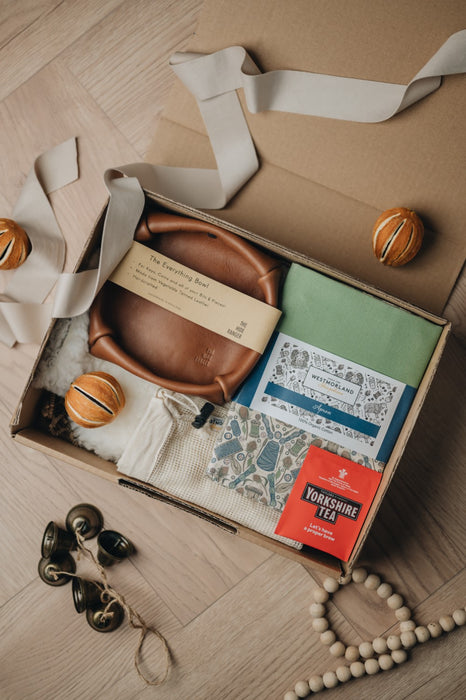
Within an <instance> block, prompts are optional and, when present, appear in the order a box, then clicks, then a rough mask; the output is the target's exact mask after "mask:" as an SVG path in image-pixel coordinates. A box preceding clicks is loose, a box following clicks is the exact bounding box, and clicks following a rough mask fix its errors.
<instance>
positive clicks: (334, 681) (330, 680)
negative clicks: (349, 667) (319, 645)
mask: <svg viewBox="0 0 466 700" xmlns="http://www.w3.org/2000/svg"><path fill="white" fill-rule="evenodd" d="M322 680H323V681H324V686H325V687H326V688H336V687H337V685H338V678H337V674H336V673H335V672H334V671H326V672H325V673H324V675H323V676H322Z"/></svg>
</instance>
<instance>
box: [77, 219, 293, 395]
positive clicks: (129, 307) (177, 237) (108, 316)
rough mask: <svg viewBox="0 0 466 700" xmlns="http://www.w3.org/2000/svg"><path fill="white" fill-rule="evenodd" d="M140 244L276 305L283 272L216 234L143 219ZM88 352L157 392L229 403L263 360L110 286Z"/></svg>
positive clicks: (202, 225)
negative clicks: (152, 385) (155, 387)
mask: <svg viewBox="0 0 466 700" xmlns="http://www.w3.org/2000/svg"><path fill="white" fill-rule="evenodd" d="M134 238H135V240H136V241H139V242H140V243H143V244H144V245H146V246H148V247H150V248H152V249H153V250H156V251H158V252H159V253H161V254H163V255H165V256H167V257H169V258H172V259H173V260H176V261H177V262H179V263H182V264H183V265H186V266H187V267H189V268H191V269H193V270H195V271H196V272H199V273H201V274H203V275H206V276H207V277H210V278H212V279H214V280H217V281H219V282H222V283H223V284H227V285H229V286H230V287H233V288H234V289H237V290H239V291H241V292H243V293H244V294H247V295H249V296H252V297H254V298H256V299H259V300H260V301H263V302H266V303H267V304H270V305H272V306H276V305H277V296H278V287H279V282H280V276H281V265H280V262H279V261H277V260H276V259H273V258H272V257H270V256H269V255H267V254H265V253H263V252H262V251H260V250H258V249H257V248H255V247H254V246H252V245H251V244H250V243H248V242H247V241H244V240H243V239H242V238H240V237H238V236H235V235H234V234H232V233H230V232H228V231H225V230H224V229H222V228H219V227H218V226H215V225H213V224H210V223H206V222H203V221H198V220H196V219H188V218H185V217H182V216H176V215H173V214H166V213H160V212H155V213H149V214H147V215H144V216H143V217H142V219H141V221H140V223H139V225H138V228H137V230H136V233H135V236H134ZM89 346H90V352H91V353H92V354H93V355H95V356H96V357H100V358H102V359H104V360H109V361H110V362H114V363H116V364H118V365H120V366H121V367H123V368H124V369H126V370H128V371H129V372H132V373H133V374H135V375H137V376H138V377H142V378H143V379H146V380H148V381H150V382H153V383H155V384H158V385H159V386H162V387H165V388H167V389H171V390H172V391H178V392H181V393H184V394H193V395H196V396H202V397H204V398H206V399H208V400H209V401H213V402H214V403H223V402H224V401H228V400H229V399H230V398H231V396H232V394H233V393H234V391H235V390H236V388H237V387H238V386H239V385H240V383H241V382H242V381H243V379H244V378H245V377H246V376H247V375H248V374H249V372H250V371H251V370H252V368H253V367H254V365H255V363H256V362H257V360H258V359H259V356H260V355H259V353H257V352H255V351H254V350H250V349H249V348H246V347H243V346H242V345H239V344H238V343H236V342H234V341H233V340H230V339H228V338H224V337H222V336H220V335H218V334H217V333H214V332H213V331H210V330H208V329H206V328H203V327H201V326H199V325H197V324H195V323H193V322H192V321H189V320H186V319H184V318H182V317H181V316H178V315H176V314H174V313H173V312H171V311H167V310H165V309H163V308H162V307H160V306H158V305H157V304H155V303H153V302H151V301H147V300H145V299H143V298H142V297H140V296H138V295H136V294H134V293H132V292H130V291H127V290H126V289H124V288H122V287H119V286H118V285H116V284H114V283H113V282H109V281H107V282H106V283H105V285H104V286H103V287H102V289H101V291H100V292H99V294H98V295H97V297H96V299H95V301H94V303H93V305H92V307H91V311H90V326H89Z"/></svg>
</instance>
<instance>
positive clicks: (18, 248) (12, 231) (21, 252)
mask: <svg viewBox="0 0 466 700" xmlns="http://www.w3.org/2000/svg"><path fill="white" fill-rule="evenodd" d="M30 252H31V242H30V240H29V236H28V235H27V233H26V231H25V230H24V229H23V228H22V227H21V226H20V225H19V224H17V223H16V221H13V219H0V270H15V269H16V268H17V267H19V266H20V265H22V264H23V262H24V261H25V260H26V258H27V256H28V255H29V253H30Z"/></svg>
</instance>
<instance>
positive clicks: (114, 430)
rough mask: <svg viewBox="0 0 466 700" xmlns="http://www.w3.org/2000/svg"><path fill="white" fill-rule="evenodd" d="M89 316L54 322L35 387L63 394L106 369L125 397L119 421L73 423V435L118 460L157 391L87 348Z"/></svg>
mask: <svg viewBox="0 0 466 700" xmlns="http://www.w3.org/2000/svg"><path fill="white" fill-rule="evenodd" d="M88 328H89V315H88V314H87V313H86V314H83V315H82V316H77V317H76V318H74V319H72V320H71V319H59V320H58V321H56V323H55V326H54V329H53V332H52V335H51V337H50V339H49V342H48V343H47V346H46V348H45V351H44V354H43V355H42V358H41V361H40V363H39V366H38V368H37V371H36V374H35V377H34V386H35V387H37V388H39V389H47V390H48V391H52V392H53V393H55V394H58V395H59V396H65V394H66V392H67V391H68V388H69V386H70V383H71V382H72V381H73V380H74V379H76V377H79V375H81V374H84V373H85V372H93V371H100V372H108V373H109V374H111V375H112V376H114V377H115V379H117V380H118V381H119V382H120V384H121V387H122V389H123V392H124V394H125V398H126V405H125V408H124V410H123V411H122V412H121V414H120V415H119V416H118V420H116V421H114V422H113V423H109V425H105V426H103V427H101V428H99V429H98V430H96V429H90V428H82V427H81V426H79V425H76V424H75V423H73V424H72V425H73V435H74V437H75V438H76V440H77V442H78V443H79V444H80V445H81V446H82V447H84V448H86V449H87V450H91V451H92V452H95V453H96V454H98V455H99V456H100V457H103V458H104V459H108V460H111V461H112V462H117V461H118V459H119V458H120V456H121V454H122V452H123V450H124V448H125V446H126V443H127V441H128V438H129V437H130V436H131V435H132V434H133V433H134V432H135V431H136V430H137V428H138V426H139V424H140V421H141V418H142V416H143V415H144V412H145V410H146V407H147V404H148V402H149V401H150V399H151V397H152V396H153V395H154V393H155V391H156V387H155V386H154V385H152V384H150V383H149V382H146V381H144V380H143V379H139V377H136V376H134V375H133V374H130V373H129V372H127V371H126V370H124V369H122V368H121V367H118V365H114V364H112V363H110V362H106V361H105V360H99V359H98V358H97V357H93V356H92V355H91V354H90V353H89V351H88Z"/></svg>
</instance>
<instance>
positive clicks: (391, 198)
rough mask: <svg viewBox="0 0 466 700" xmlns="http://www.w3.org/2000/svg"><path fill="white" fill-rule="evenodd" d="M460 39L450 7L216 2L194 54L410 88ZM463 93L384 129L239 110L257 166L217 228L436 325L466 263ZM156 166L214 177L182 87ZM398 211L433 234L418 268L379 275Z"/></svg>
mask: <svg viewBox="0 0 466 700" xmlns="http://www.w3.org/2000/svg"><path fill="white" fill-rule="evenodd" d="M465 26H466V7H464V6H462V5H461V4H460V3H457V2H456V1H455V0H446V2H444V3H442V4H441V5H436V4H435V5H434V4H433V3H428V4H427V5H426V3H425V2H423V1H422V0H413V1H412V2H411V3H403V2H401V0H394V2H392V3H390V4H389V5H387V4H386V3H382V2H381V0H376V1H375V2H373V3H371V4H369V5H368V4H367V3H365V2H363V1H362V0H355V2H352V3H343V2H331V3H329V2H321V1H320V0H313V1H312V2H309V1H308V0H294V1H293V2H291V3H282V2H280V0H249V1H246V0H239V1H238V2H236V3H227V2H218V1H215V2H213V1H212V0H207V2H206V3H205V6H204V8H203V12H202V14H201V19H200V23H199V27H198V31H197V33H196V36H195V37H194V38H193V41H192V43H191V46H190V49H191V50H194V51H199V52H205V53H210V52H213V51H216V50H219V49H221V48H225V47H227V46H231V45H235V44H239V45H242V46H244V47H245V48H246V49H247V50H248V51H249V52H250V54H251V55H252V57H253V58H254V60H255V61H256V62H257V64H258V65H259V66H260V68H261V69H262V70H263V71H268V70H273V69H280V68H287V69H294V70H305V71H312V72H318V73H326V74H331V75H341V76H344V77H358V78H364V79H370V80H378V81H382V82H395V83H403V84H405V83H408V82H409V81H410V80H411V79H412V78H413V77H414V75H415V74H416V73H417V72H418V70H419V69H420V68H421V67H422V66H423V65H424V64H425V63H426V62H427V61H428V60H429V58H430V57H431V56H432V55H433V54H434V53H435V52H436V51H437V50H438V49H439V48H440V46H441V44H442V43H443V42H444V41H446V39H447V38H448V37H449V36H450V35H451V34H452V33H454V32H455V31H458V30H460V29H463V28H464V27H465ZM465 80H466V76H463V75H457V76H448V77H446V78H444V79H443V84H442V86H441V87H440V89H439V90H437V91H436V92H434V93H433V94H431V95H430V96H428V97H427V98H425V99H424V100H422V101H421V102H419V103H417V104H416V105H414V106H413V107H411V108H409V109H407V110H405V111H403V112H401V113H400V114H398V115H396V116H395V117H393V118H392V119H390V120H388V121H386V122H382V123H378V124H361V123H355V122H345V121H339V120H333V119H323V118H318V117H308V116H300V115H293V114H285V113H278V112H266V113H261V114H255V115H253V114H250V113H249V112H248V111H247V109H246V108H245V106H244V102H243V109H244V111H245V115H246V119H247V121H248V124H249V127H250V130H251V133H252V136H253V139H254V143H255V145H256V149H257V152H258V154H259V157H260V162H261V167H260V170H259V172H258V173H257V174H256V175H255V176H254V177H253V178H252V180H250V181H249V182H248V183H247V185H246V186H245V187H244V188H243V189H242V190H241V191H240V193H239V194H238V195H237V196H236V197H235V198H234V199H233V200H232V201H231V202H230V204H229V205H228V206H227V207H226V208H225V209H222V210H220V211H218V212H215V215H216V216H218V217H219V218H220V219H223V220H226V221H230V222H232V223H234V224H236V225H238V226H240V227H243V228H246V229H250V230H252V231H254V232H256V233H258V234H260V235H262V236H264V237H265V238H267V239H270V240H273V241H276V242H279V243H281V244H283V245H286V246H288V247H289V248H292V249H294V250H298V251H299V252H303V253H305V254H307V255H310V256H311V257H313V258H315V259H318V260H320V261H322V262H324V263H326V264H329V265H331V266H333V267H335V268H337V269H340V270H342V271H344V272H346V273H347V274H350V275H352V276H354V277H356V278H358V279H361V280H363V281H365V282H368V283H369V284H372V285H375V286H377V287H379V288H381V289H383V290H384V291H387V292H388V293H390V294H392V295H394V296H397V297H400V298H403V299H406V300H407V301H410V302H411V303H414V304H416V305H418V306H421V307H423V308H425V309H428V310H430V311H432V312H434V313H440V312H441V311H442V309H443V307H444V305H445V303H446V301H447V299H448V296H449V294H450V292H451V289H452V287H453V285H454V283H455V280H456V278H457V276H458V274H459V272H460V270H461V267H462V264H463V261H464V253H465V236H464V224H463V222H464V220H466V200H465V199H464V196H463V192H464V185H465V179H466V178H465V175H464V162H466V144H465V141H464V137H463V116H462V115H463V114H464V113H465V112H466V90H464V86H465ZM240 92H241V91H240ZM241 99H242V96H241ZM242 101H243V100H242ZM147 160H149V161H151V162H153V163H158V164H168V165H180V166H188V167H190V166H191V167H215V162H214V159H213V155H212V152H211V149H210V144H209V141H208V138H207V137H206V135H205V128H204V125H203V122H202V118H201V116H200V114H199V112H198V109H197V105H196V103H195V100H194V99H193V98H192V96H191V95H190V94H189V93H188V91H187V90H186V89H185V88H184V87H183V86H182V85H181V84H180V83H179V82H176V83H175V85H174V88H173V91H172V93H171V96H170V100H169V102H168V105H167V108H166V110H165V112H164V117H163V119H162V120H161V121H160V124H159V128H158V130H157V133H156V136H155V139H154V141H153V144H152V146H151V148H150V149H149V152H148V155H147ZM258 201H261V202H262V203H261V206H260V207H257V202H258ZM393 206H408V207H410V208H413V209H415V210H416V211H417V212H418V213H419V214H420V215H421V216H422V218H423V220H424V222H425V224H426V227H427V228H428V229H429V230H428V232H427V235H426V240H425V243H424V245H423V248H422V251H421V253H420V254H419V255H418V257H417V258H416V260H415V261H413V262H412V263H410V264H409V265H407V266H406V267H404V268H400V269H390V268H385V267H384V266H382V265H381V264H380V263H378V262H377V261H376V260H375V258H374V256H373V253H372V248H371V231H372V225H373V223H374V221H375V219H376V217H377V216H378V214H379V213H380V211H382V210H384V209H387V208H389V207H393ZM259 212H260V215H259Z"/></svg>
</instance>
